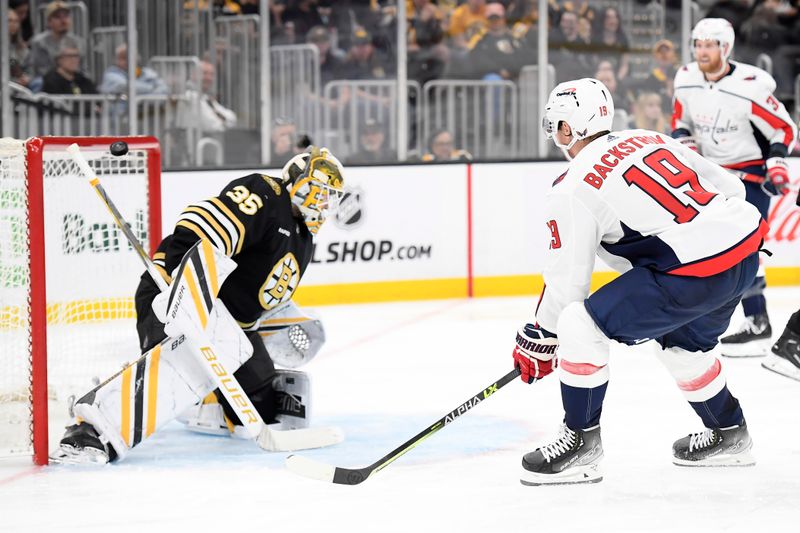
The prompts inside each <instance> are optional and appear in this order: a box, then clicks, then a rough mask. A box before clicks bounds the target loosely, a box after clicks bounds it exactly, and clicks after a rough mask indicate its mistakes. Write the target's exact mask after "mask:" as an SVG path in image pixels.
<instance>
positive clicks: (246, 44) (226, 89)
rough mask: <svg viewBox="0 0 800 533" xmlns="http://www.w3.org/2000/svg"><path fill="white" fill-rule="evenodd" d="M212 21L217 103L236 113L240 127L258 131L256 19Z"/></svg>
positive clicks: (237, 18)
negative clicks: (214, 43) (214, 31)
mask: <svg viewBox="0 0 800 533" xmlns="http://www.w3.org/2000/svg"><path fill="white" fill-rule="evenodd" d="M215 22H216V33H217V41H216V42H217V47H216V51H217V64H218V65H219V67H218V69H217V94H218V97H219V101H220V102H222V103H223V104H224V105H225V107H227V108H229V109H231V110H233V111H234V112H235V113H236V116H237V117H239V124H240V125H241V126H244V127H247V128H253V129H255V128H258V126H259V124H260V122H261V121H260V117H259V113H254V112H253V111H254V110H257V109H258V108H259V104H260V96H261V94H260V92H259V90H258V88H259V85H260V82H259V79H260V76H261V64H260V53H259V50H258V24H259V17H258V16H257V15H249V16H243V17H220V18H218V19H216V21H215Z"/></svg>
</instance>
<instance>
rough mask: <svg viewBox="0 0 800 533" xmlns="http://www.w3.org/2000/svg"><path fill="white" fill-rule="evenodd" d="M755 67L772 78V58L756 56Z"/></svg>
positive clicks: (762, 55)
mask: <svg viewBox="0 0 800 533" xmlns="http://www.w3.org/2000/svg"><path fill="white" fill-rule="evenodd" d="M756 66H757V67H758V68H760V69H761V70H763V71H765V72H766V73H767V74H769V75H770V76H772V58H771V57H770V56H768V55H767V54H758V57H756Z"/></svg>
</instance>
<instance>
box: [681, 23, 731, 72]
mask: <svg viewBox="0 0 800 533" xmlns="http://www.w3.org/2000/svg"><path fill="white" fill-rule="evenodd" d="M735 39H736V35H735V34H734V32H733V26H731V23H730V22H728V21H727V20H725V19H703V20H701V21H699V22H698V23H697V24H696V25H695V27H694V29H693V30H692V48H694V42H695V41H717V42H718V43H719V49H720V53H721V54H722V62H723V63H725V62H726V61H727V60H728V58H729V57H730V56H731V52H733V42H734V40H735Z"/></svg>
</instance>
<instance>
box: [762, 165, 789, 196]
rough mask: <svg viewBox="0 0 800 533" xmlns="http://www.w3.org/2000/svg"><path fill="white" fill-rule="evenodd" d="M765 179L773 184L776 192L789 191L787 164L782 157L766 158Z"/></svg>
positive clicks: (784, 192) (783, 192)
mask: <svg viewBox="0 0 800 533" xmlns="http://www.w3.org/2000/svg"><path fill="white" fill-rule="evenodd" d="M767 179H768V180H769V181H770V183H772V185H773V186H775V189H776V190H777V191H778V194H786V193H787V192H789V165H788V163H786V160H785V159H784V158H782V157H770V158H769V159H767Z"/></svg>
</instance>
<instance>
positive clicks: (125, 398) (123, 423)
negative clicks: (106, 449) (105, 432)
mask: <svg viewBox="0 0 800 533" xmlns="http://www.w3.org/2000/svg"><path fill="white" fill-rule="evenodd" d="M132 378H133V367H131V366H128V367H127V368H125V370H123V371H122V413H121V416H120V422H119V432H120V434H121V435H122V440H124V441H125V446H127V447H128V448H130V447H131V381H132Z"/></svg>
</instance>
